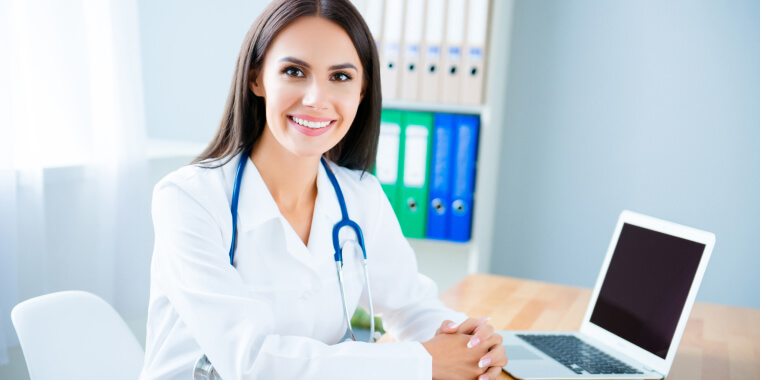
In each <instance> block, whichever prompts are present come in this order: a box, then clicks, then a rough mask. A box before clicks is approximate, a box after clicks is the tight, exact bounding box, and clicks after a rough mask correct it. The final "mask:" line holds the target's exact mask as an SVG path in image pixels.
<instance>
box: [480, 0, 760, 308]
mask: <svg viewBox="0 0 760 380" xmlns="http://www.w3.org/2000/svg"><path fill="white" fill-rule="evenodd" d="M758 20H760V2H758V1H718V0H715V1H668V2H662V1H625V2H620V1H614V2H608V1H572V2H561V1H535V0H531V1H525V0H518V1H517V2H516V6H515V10H514V30H513V34H512V37H513V40H512V51H511V62H510V66H509V70H508V73H509V85H508V88H507V103H506V113H507V115H508V116H507V118H506V123H505V130H504V134H503V139H504V140H503V143H502V147H503V153H502V156H501V157H500V159H501V160H502V162H501V174H500V177H499V180H500V184H499V194H500V197H499V201H498V204H497V207H498V210H497V217H496V220H495V222H496V225H495V229H496V233H495V234H494V235H495V240H494V254H493V257H492V271H493V273H497V274H504V275H510V276H517V277H524V278H532V279H539V280H544V281H550V282H556V283H563V284H570V285H578V286H584V287H592V286H593V285H594V282H595V281H596V276H597V274H598V271H599V269H600V267H601V264H602V259H603V258H604V254H605V251H606V249H607V246H608V244H609V240H610V238H611V235H612V231H613V228H614V225H615V222H616V220H617V217H618V215H619V213H620V211H621V210H623V209H630V210H633V211H637V212H641V213H644V214H648V215H651V216H655V217H659V218H662V219H666V220H670V221H673V222H677V223H681V224H685V225H688V226H691V227H695V228H700V229H704V230H707V231H711V232H713V233H715V234H716V245H715V249H714V251H713V256H712V260H711V261H710V264H709V266H708V268H707V272H706V275H705V277H704V282H703V284H702V288H701V289H700V292H699V296H698V298H697V299H698V300H699V301H706V302H718V303H726V304H733V305H741V306H750V307H756V308H758V307H760V279H758V278H759V276H758V272H759V270H760V255H758V238H760V233H758V230H760V151H758V148H760V22H758ZM499 70H500V68H498V67H491V68H489V75H498V72H499ZM499 231H501V232H499Z"/></svg>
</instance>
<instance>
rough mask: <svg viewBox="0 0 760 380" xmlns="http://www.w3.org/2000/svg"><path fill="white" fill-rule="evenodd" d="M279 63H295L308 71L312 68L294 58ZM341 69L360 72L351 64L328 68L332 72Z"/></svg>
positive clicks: (282, 59)
mask: <svg viewBox="0 0 760 380" xmlns="http://www.w3.org/2000/svg"><path fill="white" fill-rule="evenodd" d="M278 62H292V63H295V64H296V65H301V66H303V67H306V68H307V69H310V68H311V65H309V64H308V63H306V62H305V61H302V60H300V59H298V58H293V57H284V58H280V59H279V61H278ZM341 69H354V70H356V71H359V70H358V69H357V68H356V66H354V65H353V64H350V63H341V64H339V65H332V66H330V67H328V70H330V71H332V70H341Z"/></svg>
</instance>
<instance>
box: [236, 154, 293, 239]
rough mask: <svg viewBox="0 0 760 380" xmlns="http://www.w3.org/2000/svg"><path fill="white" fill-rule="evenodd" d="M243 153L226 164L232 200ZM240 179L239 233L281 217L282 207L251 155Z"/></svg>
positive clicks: (247, 158)
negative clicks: (270, 190) (276, 200)
mask: <svg viewBox="0 0 760 380" xmlns="http://www.w3.org/2000/svg"><path fill="white" fill-rule="evenodd" d="M242 155H243V153H242V152H241V153H239V154H237V155H236V156H235V157H234V158H233V159H232V160H230V161H229V162H228V163H227V164H226V165H225V166H224V169H223V170H224V174H225V175H224V177H225V178H226V179H227V183H228V186H229V187H228V196H229V200H230V202H231V201H232V191H233V189H234V186H235V175H236V173H237V168H238V164H239V163H240V158H241V156H242ZM245 159H246V160H248V162H247V163H246V165H245V170H244V171H243V178H241V180H240V196H239V198H238V219H237V228H238V233H240V232H247V231H250V230H253V229H255V228H257V227H259V226H260V225H262V224H263V223H264V222H267V221H269V220H272V219H274V218H277V217H281V216H282V214H281V213H280V209H279V208H277V203H275V201H274V198H273V197H272V194H271V193H269V189H267V186H266V184H264V180H263V179H262V178H261V173H259V169H258V168H256V165H255V164H254V163H253V161H251V158H250V157H246V158H245Z"/></svg>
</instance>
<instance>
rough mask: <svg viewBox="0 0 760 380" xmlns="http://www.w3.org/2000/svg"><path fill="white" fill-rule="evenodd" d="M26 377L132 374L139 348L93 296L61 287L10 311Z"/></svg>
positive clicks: (132, 376) (120, 376) (122, 376)
mask: <svg viewBox="0 0 760 380" xmlns="http://www.w3.org/2000/svg"><path fill="white" fill-rule="evenodd" d="M11 320H13V325H14V326H15V327H16V333H17V334H18V340H19V342H20V343H21V349H22V350H23V351H24V358H26V365H27V368H28V369H29V377H30V378H31V380H48V379H86V380H89V379H93V380H94V379H98V380H101V379H112V380H121V379H124V380H127V379H129V380H135V379H137V377H138V376H139V375H140V370H141V369H142V364H143V357H144V352H143V349H142V347H141V346H140V343H138V342H137V339H136V338H135V336H134V335H133V334H132V331H130V330H129V327H127V324H126V323H124V320H123V319H122V318H121V317H120V316H119V314H117V313H116V310H114V309H113V308H112V307H111V305H109V304H108V303H106V301H104V300H103V299H101V298H99V297H98V296H96V295H94V294H91V293H87V292H82V291H66V292H59V293H52V294H47V295H44V296H40V297H36V298H32V299H29V300H26V301H24V302H21V303H20V304H18V305H16V307H14V308H13V311H12V312H11Z"/></svg>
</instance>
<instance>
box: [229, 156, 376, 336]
mask: <svg viewBox="0 0 760 380" xmlns="http://www.w3.org/2000/svg"><path fill="white" fill-rule="evenodd" d="M250 155H251V148H250V147H249V148H246V149H244V150H243V153H242V155H241V156H240V161H239V162H238V166H237V170H236V172H235V183H234V185H233V187H232V201H231V202H230V211H231V214H232V243H231V244H230V253H229V256H230V265H233V266H234V264H233V263H234V257H235V241H236V236H237V216H238V213H237V210H238V200H239V199H240V183H241V182H242V178H243V171H244V170H245V166H246V163H247V162H248V157H249V156H250ZM320 162H321V163H322V166H323V167H324V168H325V172H326V173H327V177H328V178H329V179H330V183H331V184H332V186H333V189H334V190H335V195H336V196H337V198H338V204H339V205H340V213H341V220H340V221H339V222H338V223H337V224H335V226H334V227H333V231H332V238H333V241H332V243H333V249H334V250H335V253H334V254H333V258H334V259H335V267H336V271H337V273H338V282H339V283H340V296H341V301H342V303H343V311H344V314H345V317H346V325H348V332H349V334H350V335H351V339H352V340H356V336H355V335H354V330H353V327H352V326H351V314H350V311H349V310H348V302H347V300H346V287H345V283H344V281H343V249H342V248H341V246H340V231H341V229H343V228H344V227H348V228H350V229H351V230H353V231H354V233H355V234H356V239H357V240H358V243H359V247H361V250H362V270H363V272H364V283H365V287H366V288H367V303H368V304H369V305H368V306H369V310H368V311H369V316H370V337H369V342H370V343H374V341H375V310H374V307H373V305H372V292H371V290H370V285H369V284H370V282H369V270H368V267H367V250H366V248H365V246H364V234H363V233H362V229H361V227H359V225H358V224H357V223H356V222H354V221H353V220H351V219H350V218H349V216H348V208H347V207H346V200H345V198H344V197H343V191H342V190H341V188H340V184H339V183H338V179H337V178H335V174H334V173H333V172H332V170H331V169H330V167H329V166H328V164H327V160H325V158H324V157H322V158H321V159H320Z"/></svg>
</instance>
